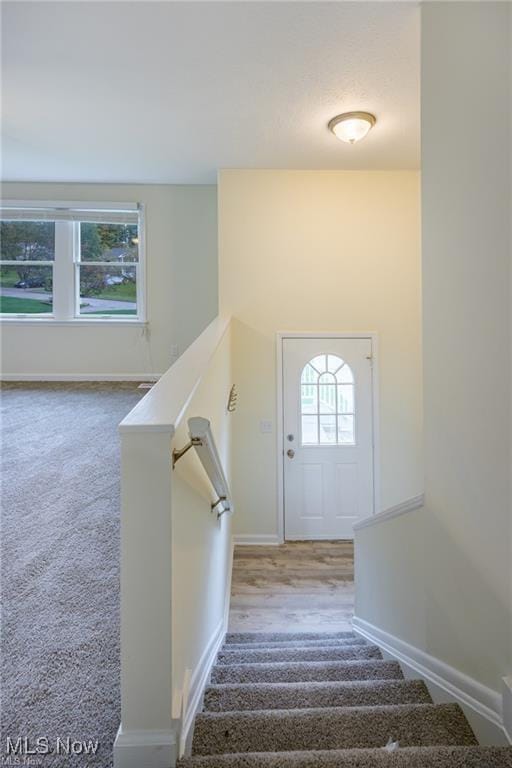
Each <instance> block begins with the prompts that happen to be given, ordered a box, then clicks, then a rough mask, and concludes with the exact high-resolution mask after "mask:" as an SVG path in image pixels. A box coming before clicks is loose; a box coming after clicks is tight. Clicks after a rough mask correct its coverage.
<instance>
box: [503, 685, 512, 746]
mask: <svg viewBox="0 0 512 768" xmlns="http://www.w3.org/2000/svg"><path fill="white" fill-rule="evenodd" d="M502 690H503V727H504V729H505V733H506V735H507V738H508V740H509V742H510V743H511V744H512V676H510V677H504V678H503V685H502Z"/></svg>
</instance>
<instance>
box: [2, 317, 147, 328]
mask: <svg viewBox="0 0 512 768" xmlns="http://www.w3.org/2000/svg"><path fill="white" fill-rule="evenodd" d="M0 325H59V326H63V325H65V326H71V327H72V326H74V325H89V326H90V325H115V326H117V327H119V326H124V325H127V326H130V327H131V328H133V327H134V326H138V327H143V326H146V325H148V321H147V320H117V319H115V318H107V317H98V318H97V319H95V320H91V319H89V318H81V317H80V318H78V317H77V318H76V319H74V320H54V319H53V318H50V317H48V318H47V317H39V318H37V319H36V318H31V317H0Z"/></svg>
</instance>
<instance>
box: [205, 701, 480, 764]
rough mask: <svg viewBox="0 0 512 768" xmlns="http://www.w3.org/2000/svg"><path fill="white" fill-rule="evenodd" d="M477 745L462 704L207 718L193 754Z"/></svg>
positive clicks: (246, 713)
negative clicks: (393, 745) (389, 744)
mask: <svg viewBox="0 0 512 768" xmlns="http://www.w3.org/2000/svg"><path fill="white" fill-rule="evenodd" d="M390 737H391V738H392V739H393V740H398V741H400V743H401V744H403V745H404V746H431V745H441V744H445V745H455V744H460V745H472V744H475V745H476V744H477V742H476V739H475V736H474V734H473V731H472V730H471V727H470V725H469V723H468V722H467V720H466V718H465V716H464V714H463V712H462V710H461V708H460V707H459V706H458V705H457V704H407V705H391V706H375V707H337V708H333V707H326V708H321V709H302V710H301V709H291V710H282V709H280V710H257V711H254V710H251V711H237V712H227V713H226V712H203V713H200V714H198V715H197V717H196V725H195V731H194V738H193V744H192V753H193V754H222V753H226V752H253V751H255V750H257V749H258V750H260V751H265V752H271V751H287V750H291V749H295V750H297V749H299V750H311V749H348V748H364V747H383V746H384V745H385V744H386V743H387V741H388V739H389V738H390Z"/></svg>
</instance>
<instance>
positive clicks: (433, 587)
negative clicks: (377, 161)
mask: <svg viewBox="0 0 512 768" xmlns="http://www.w3.org/2000/svg"><path fill="white" fill-rule="evenodd" d="M511 15H512V8H511V6H509V5H507V4H505V3H425V4H424V5H423V6H422V230H423V233H422V253H423V329H424V331H423V348H424V402H425V406H424V413H425V500H426V506H425V510H423V511H421V512H415V513H413V514H412V516H411V517H410V518H409V517H408V516H406V517H400V518H398V519H397V520H394V521H392V522H390V523H382V524H381V525H379V526H377V527H374V528H366V529H364V530H361V531H360V532H359V533H358V534H357V536H356V563H357V572H356V582H357V605H356V613H357V615H358V616H359V617H360V618H362V619H366V620H367V621H369V622H370V623H372V624H375V625H377V626H378V627H380V628H383V629H385V630H387V631H388V632H390V633H391V634H394V635H396V636H398V637H399V638H401V639H404V640H406V641H408V642H410V643H412V644H414V645H417V646H418V647H419V648H420V649H422V650H425V651H426V652H427V653H429V654H430V655H432V656H434V657H436V658H439V659H441V660H442V661H444V662H446V663H448V664H449V665H451V666H453V667H455V668H456V669H457V670H460V671H462V672H463V673H465V674H466V675H469V676H470V677H471V678H473V679H475V680H476V681H477V682H478V683H480V684H483V685H485V686H488V687H489V688H490V689H492V690H494V691H496V692H498V691H499V690H500V687H501V678H502V677H503V676H505V675H510V674H511V672H512V552H511V535H512V514H511V496H510V470H511V452H510V446H511V434H510V426H511V422H510V412H511V408H510V392H511V380H510V364H511V327H510V320H511V313H510V299H511V284H510V277H511V256H512V254H511V232H510V221H511V202H512V201H511V174H510V169H511V165H510V160H511V142H510V129H511V114H510V111H511V99H510V96H511V91H510V87H511V82H510V81H511V72H512V68H511V62H510V49H511V41H510V29H511V27H510V21H511ZM475 93H479V94H482V95H485V98H484V103H485V108H486V110H487V116H486V119H485V121H481V120H470V121H467V122H466V123H465V126H464V130H461V128H460V123H459V119H460V115H461V114H462V113H463V112H464V110H465V108H466V106H467V104H468V103H469V102H470V100H471V99H472V97H473V96H474V94H475ZM439 115H443V120H442V121H440V120H439ZM489 126H492V140H489ZM418 542H421V546H420V547H419V548H418ZM411 552H412V553H415V556H414V557H411ZM393 584H395V585H400V586H399V587H398V590H396V589H393Z"/></svg>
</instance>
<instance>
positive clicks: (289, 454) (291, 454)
mask: <svg viewBox="0 0 512 768" xmlns="http://www.w3.org/2000/svg"><path fill="white" fill-rule="evenodd" d="M286 455H287V456H288V458H289V459H293V457H294V456H295V451H294V450H293V448H289V449H288V450H287V451H286Z"/></svg>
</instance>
